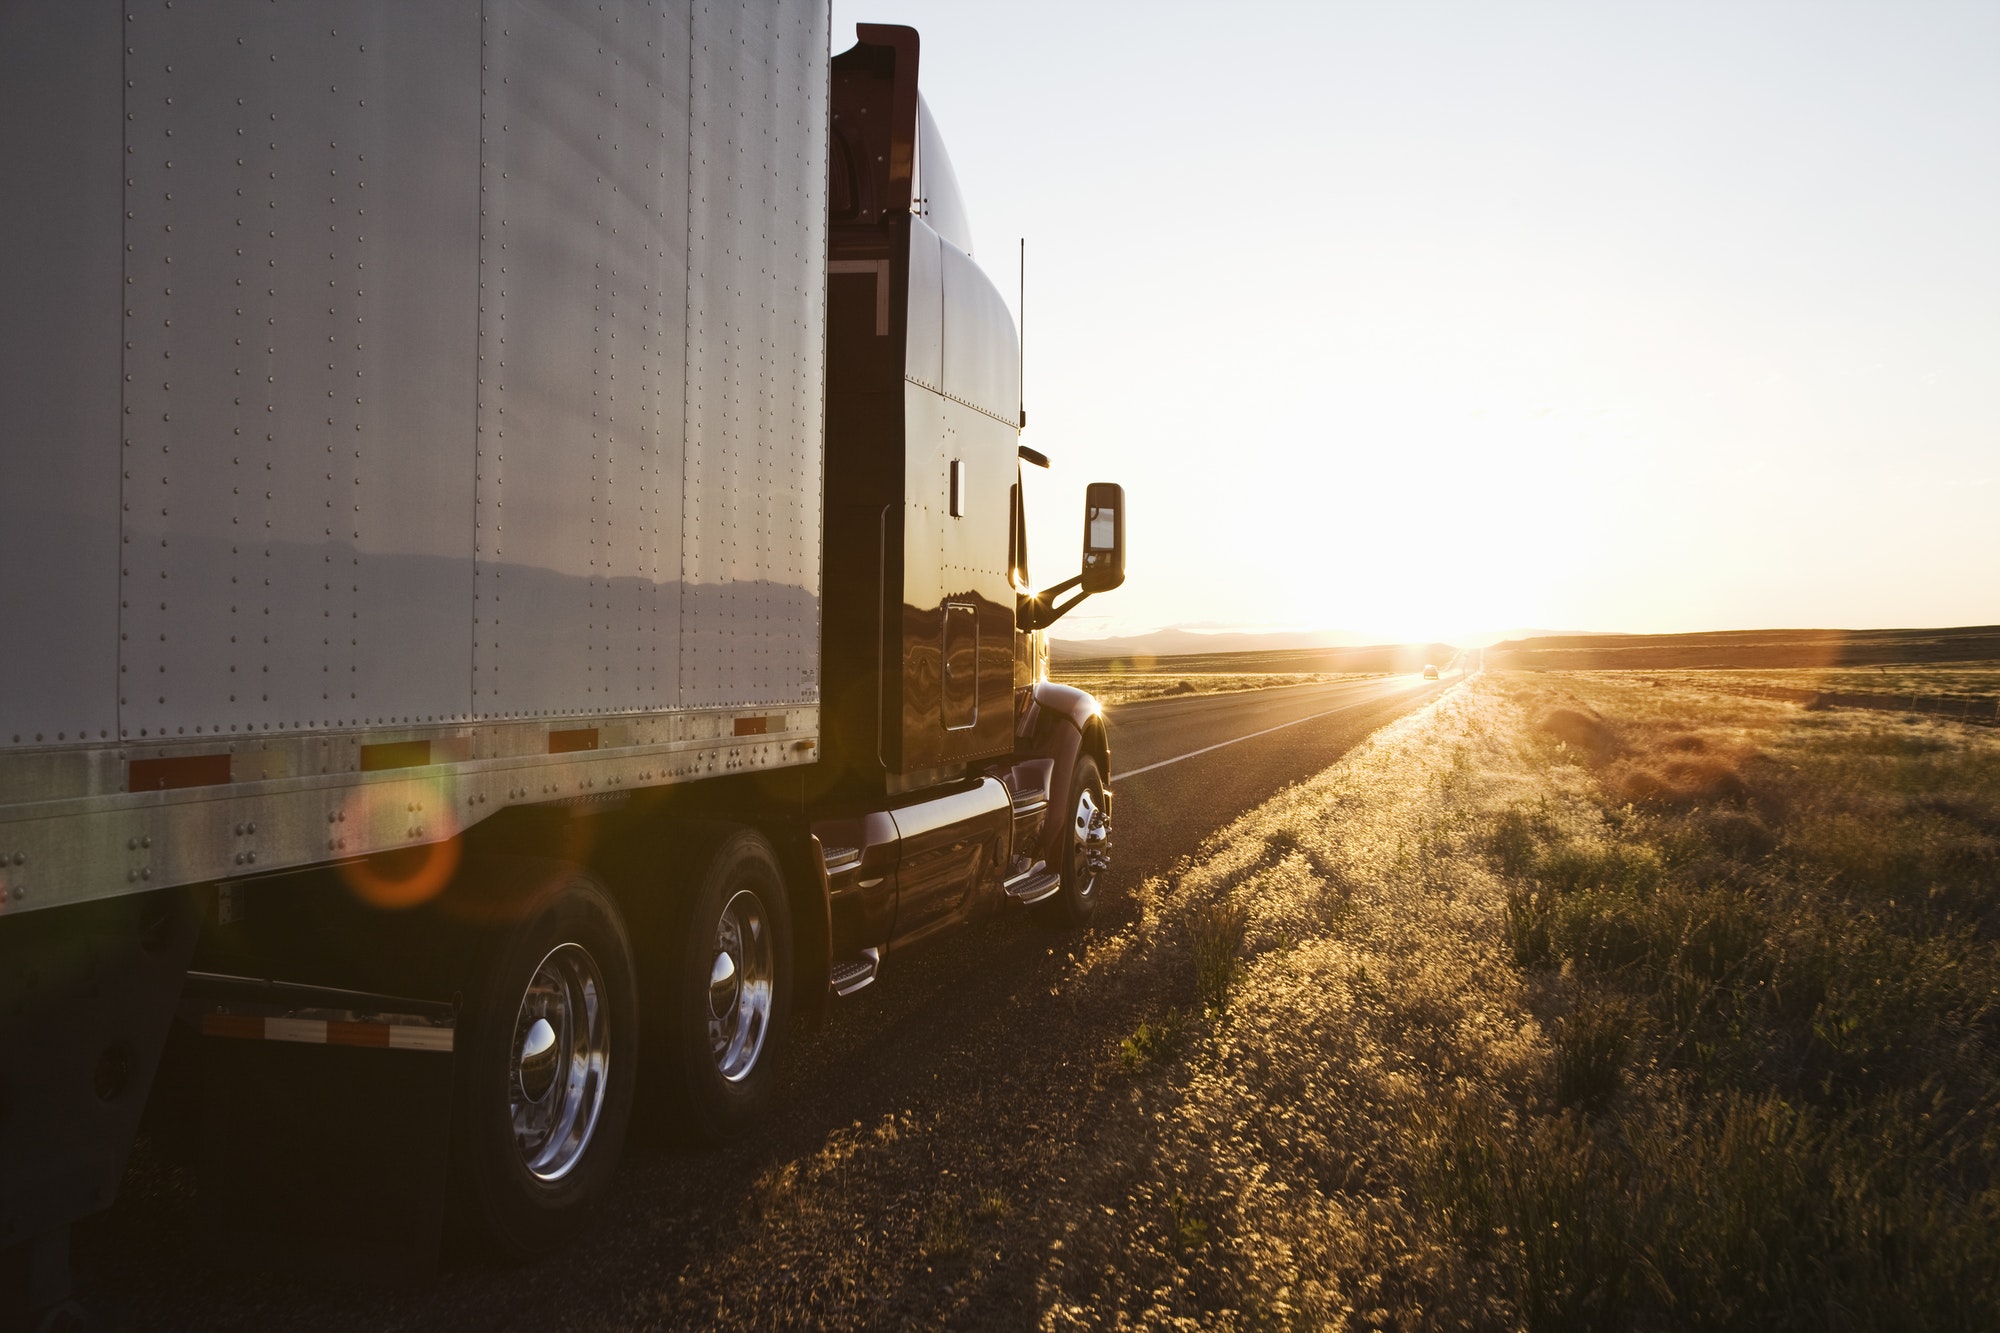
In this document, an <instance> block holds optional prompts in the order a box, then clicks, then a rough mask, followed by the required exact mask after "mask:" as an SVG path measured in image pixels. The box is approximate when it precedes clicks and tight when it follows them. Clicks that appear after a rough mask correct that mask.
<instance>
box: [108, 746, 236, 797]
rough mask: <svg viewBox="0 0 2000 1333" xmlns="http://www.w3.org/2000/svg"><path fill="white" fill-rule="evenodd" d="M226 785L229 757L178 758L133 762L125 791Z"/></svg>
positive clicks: (224, 755)
mask: <svg viewBox="0 0 2000 1333" xmlns="http://www.w3.org/2000/svg"><path fill="white" fill-rule="evenodd" d="M228 781H230V776H229V756H228V755H226V754H180V755H174V756H173V757H171V758H165V759H134V760H133V761H132V762H131V764H129V765H128V766H127V767H126V770H125V789H126V790H127V791H169V790H171V789H173V788H175V787H213V786H216V785H218V784H221V783H225V782H228Z"/></svg>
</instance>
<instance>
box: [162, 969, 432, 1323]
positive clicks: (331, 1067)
mask: <svg viewBox="0 0 2000 1333" xmlns="http://www.w3.org/2000/svg"><path fill="white" fill-rule="evenodd" d="M181 1017H182V1020H183V1021H184V1022H186V1023H187V1024H189V1026H190V1027H192V1028H193V1029H194V1030H195V1031H197V1032H199V1033H200V1034H201V1037H202V1042H201V1046H202V1051H201V1075H202V1078H201V1081H202V1098H201V1101H202V1106H201V1166H200V1175H199V1185H198V1197H199V1199H200V1209H201V1219H202V1224H203V1232H204V1244H205V1248H207V1249H208V1250H209V1251H210V1257H211V1258H212V1259H213V1260H214V1261H215V1262H217V1263H218V1264H219V1265H221V1266H223V1267H234V1266H242V1265H245V1264H250V1265H255V1266H259V1267H275V1268H281V1269H289V1270H292V1271H306V1272H312V1273H318V1274H326V1275H331V1276H337V1277H341V1278H347V1279H355V1280H360V1281H364V1282H378V1283H387V1284H395V1283H404V1282H421V1281H424V1280H426V1279H428V1278H430V1277H432V1276H434V1275H435V1273H436V1272H437V1266H438V1254H439V1248H440V1244H441V1240H442V1236H443V1231H444V1217H445V1197H446V1188H447V1168H448V1165H449V1162H450V1146H451V1145H450V1126H451V1097H452V1078H453V1068H452V1066H453V1055H452V1043H453V1038H454V1035H455V1027H456V1021H457V1014H456V1010H455V1007H454V1006H452V1005H448V1004H440V1003H432V1002H428V1001H418V1000H406V999H393V998H390V997H386V996H380V995H364V994H356V993H353V992H346V991H334V990H324V989H320V988H316V987H304V986H288V985H282V984H275V985H274V984H271V983H263V982H256V981H249V980H244V979H240V978H225V977H216V976H208V975H202V974H196V975H194V976H191V977H190V978H189V983H188V995H187V998H186V999H184V1000H183V1002H182V1009H181Z"/></svg>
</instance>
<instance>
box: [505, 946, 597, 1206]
mask: <svg viewBox="0 0 2000 1333" xmlns="http://www.w3.org/2000/svg"><path fill="white" fill-rule="evenodd" d="M610 1073H611V1006H610V1003H609V1001H608V998H607V996H606V995H605V993H604V978H603V976H602V975H601V974H600V973H599V972H598V970H597V961H596V960H595V959H593V958H592V957H591V956H590V953H589V951H587V950H586V949H584V948H583V946H581V945H578V944H559V945H557V946H556V947H555V948H553V949H551V950H550V951H549V952H548V955H547V956H546V957H544V958H543V959H542V961H541V965H540V966H539V967H537V968H536V969H535V975H534V977H533V979H531V980H530V981H529V982H528V988H527V990H525V991H524V992H522V994H521V1004H520V1007H519V1008H518V1009H517V1010H516V1011H515V1014H514V1041H513V1047H512V1050H511V1054H510V1058H509V1061H508V1071H507V1074H508V1077H507V1095H508V1103H509V1104H508V1111H509V1114H510V1116H511V1118H512V1120H513V1124H514V1147H515V1149H516V1150H517V1151H518V1152H519V1153H520V1154H521V1164H522V1165H523V1166H525V1167H526V1168H527V1169H528V1172H529V1174H531V1175H533V1176H534V1177H535V1178H536V1179H538V1180H549V1181H553V1180H560V1179H562V1178H563V1177H564V1176H565V1175H567V1174H569V1172H570V1170H571V1169H572V1168H573V1167H575V1166H576V1164H577V1163H578V1162H579V1161H581V1160H582V1159H583V1154H584V1150H585V1149H586V1148H588V1147H589V1146H590V1138H591V1135H592V1134H594V1133H595V1132H596V1130H597V1118H598V1115H599V1114H600V1113H601V1112H602V1111H603V1109H604V1093H605V1090H606V1087H607V1086H608V1080H609V1077H610Z"/></svg>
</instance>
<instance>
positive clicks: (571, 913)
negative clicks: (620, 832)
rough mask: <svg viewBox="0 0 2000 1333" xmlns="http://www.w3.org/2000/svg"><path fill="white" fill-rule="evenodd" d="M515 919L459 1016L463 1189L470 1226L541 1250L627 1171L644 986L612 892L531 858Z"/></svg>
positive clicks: (517, 1248) (526, 1249) (494, 942)
mask: <svg viewBox="0 0 2000 1333" xmlns="http://www.w3.org/2000/svg"><path fill="white" fill-rule="evenodd" d="M521 869H523V870H525V871H526V872H527V873H525V874H523V875H522V876H521V878H522V879H523V881H524V883H523V886H522V891H521V892H519V893H518V894H517V895H515V896H514V901H515V902H516V903H517V904H518V906H516V907H515V908H514V910H513V911H512V912H511V913H510V915H511V916H512V918H513V919H512V920H511V921H510V922H509V923H508V924H506V925H505V926H503V927H501V928H499V929H498V930H496V931H494V932H493V933H492V934H490V935H488V936H486V938H485V939H484V940H483V941H482V947H481V950H480V952H481V953H483V955H484V958H483V962H484V966H483V967H482V968H481V969H480V970H479V973H478V975H477V977H476V979H475V981H474V983H473V984H472V985H470V986H469V987H468V988H467V994H466V1001H467V1004H466V1013H465V1018H464V1021H463V1022H462V1023H461V1025H460V1038H459V1045H458V1051H459V1079H458V1091H457V1097H456V1117H457V1122H458V1123H457V1126H456V1132H455V1134H454V1143H453V1163H452V1164H453V1168H454V1175H455V1176H456V1191H455V1193H456V1196H457V1200H458V1204H459V1208H460V1210H461V1212H462V1213H463V1214H464V1216H465V1220H466V1221H467V1222H468V1223H469V1224H470V1225H471V1228H472V1229H473V1230H474V1231H475V1232H478V1233H480V1234H482V1235H483V1236H484V1237H485V1238H486V1239H487V1240H489V1241H490V1242H491V1243H492V1244H493V1246H494V1247H495V1248H496V1249H498V1250H499V1251H500V1252H501V1253H502V1254H504V1255H506V1256H508V1257H510V1258H514V1259H529V1258H533V1257H535V1256H537V1255H540V1254H542V1253H545V1252H546V1251H548V1250H550V1249H553V1248H555V1247H556V1246H558V1245H560V1244H561V1243H562V1242H564V1241H566V1240H567V1239H568V1238H569V1237H570V1236H571V1235H572V1234H573V1233H574V1232H575V1231H576V1229H577V1228H578V1227H579V1226H581V1225H582V1224H583V1222H584V1221H585V1220H586V1219H587V1218H588V1216H589V1214H590V1212H591V1210H592V1208H593V1207H594V1206H595V1204H596V1203H597V1202H598V1200H599V1199H600V1198H601V1197H602V1195H603V1193H604V1191H605V1189H606V1187H608V1186H609V1184H610V1182H611V1176H612V1172H613V1171H614V1170H615V1168H616V1167H617V1163H618V1155H619V1152H620V1150H621V1149H622V1147H623V1146H624V1139H625V1129H626V1124H627V1122H628V1120H629V1119H630V1116H631V1110H632V1093H633V1088H634V1086H635V1084H634V1075H635V1073H636V1065H637V1063H638V1049H639V1047H638V985H637V980H636V978H635V976H634V973H633V966H632V947H631V943H630V941H629V939H628V938H627V935H626V930H625V924H624V921H623V919H622V918H621V917H620V915H619V913H618V909H617V907H616V906H615V905H614V904H613V903H612V901H611V898H610V895H609V894H607V893H606V892H605V890H604V889H603V887H602V886H601V885H599V884H598V883H597V881H596V880H595V879H593V878H592V877H591V876H589V875H588V874H586V873H584V872H583V871H581V870H579V869H576V868H575V867H573V866H560V865H557V864H555V863H541V862H532V863H531V862H523V863H521Z"/></svg>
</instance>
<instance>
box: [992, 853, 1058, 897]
mask: <svg viewBox="0 0 2000 1333" xmlns="http://www.w3.org/2000/svg"><path fill="white" fill-rule="evenodd" d="M1002 887H1004V888H1005V889H1006V890H1007V896H1008V897H1009V898H1012V899H1013V900H1014V901H1015V902H1017V903H1038V902H1040V901H1042V899H1044V898H1051V897H1054V896H1055V894H1056V893H1057V892H1058V891H1059V890H1060V889H1061V888H1062V876H1061V875H1060V874H1059V873H1057V872H1056V871H1053V870H1051V869H1049V866H1048V862H1046V861H1037V862H1035V864H1034V865H1033V866H1031V867H1029V868H1028V869H1026V870H1024V871H1022V872H1021V873H1020V874H1018V875H1016V876H1014V877H1013V878H1012V879H1010V880H1008V881H1007V882H1006V884H1005V885H1003V886H1002Z"/></svg>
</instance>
